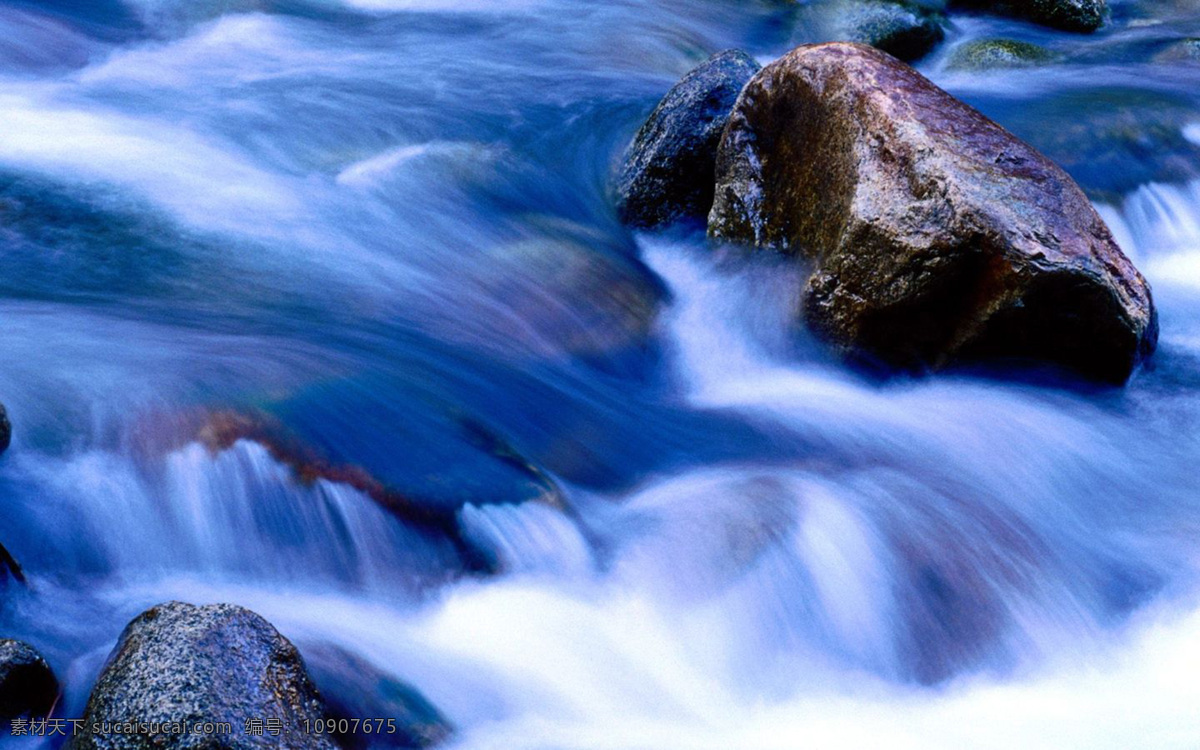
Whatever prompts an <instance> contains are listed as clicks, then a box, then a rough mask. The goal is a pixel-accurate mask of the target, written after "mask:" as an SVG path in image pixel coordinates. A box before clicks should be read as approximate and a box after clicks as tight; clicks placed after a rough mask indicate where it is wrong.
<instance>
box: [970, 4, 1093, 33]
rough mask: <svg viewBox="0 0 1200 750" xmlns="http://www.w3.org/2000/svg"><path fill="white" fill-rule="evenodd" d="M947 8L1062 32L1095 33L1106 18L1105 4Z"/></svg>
mask: <svg viewBox="0 0 1200 750" xmlns="http://www.w3.org/2000/svg"><path fill="white" fill-rule="evenodd" d="M951 5H952V6H953V7H958V8H971V9H976V10H984V11H987V12H990V13H998V14H1000V15H1005V16H1013V17H1014V18H1024V19H1025V20H1027V21H1032V22H1033V23H1037V24H1041V25H1043V26H1049V27H1050V28H1054V29H1062V30H1063V31H1080V32H1091V31H1095V30H1096V29H1098V28H1100V27H1101V26H1102V25H1104V18H1105V16H1106V15H1108V2H1107V0H952V2H951Z"/></svg>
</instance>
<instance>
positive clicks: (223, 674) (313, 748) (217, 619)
mask: <svg viewBox="0 0 1200 750" xmlns="http://www.w3.org/2000/svg"><path fill="white" fill-rule="evenodd" d="M328 717H329V714H328V710H327V708H326V706H325V703H324V701H323V700H322V699H321V696H320V695H319V694H318V693H317V689H316V688H315V687H314V686H313V683H312V681H311V680H310V679H309V676H308V673H307V672H306V671H305V666H304V662H303V660H302V659H301V658H300V654H299V652H298V651H296V648H295V647H294V646H293V645H292V644H291V643H290V642H289V641H288V640H287V639H286V638H284V637H283V636H282V635H280V634H279V633H278V632H276V630H275V628H273V627H272V626H271V624H270V623H268V622H267V621H266V620H264V619H263V618H262V617H260V616H258V615H257V614H255V613H253V612H251V611H249V610H247V609H243V608H242V607H237V606H233V605H230V604H214V605H209V606H204V607H198V606H194V605H191V604H184V603H181V602H169V603H167V604H160V605H159V606H157V607H153V608H151V609H149V610H147V611H145V612H143V613H142V614H140V615H138V617H137V618H135V619H134V620H133V622H131V623H129V625H128V626H127V627H126V628H125V631H124V632H123V633H122V634H121V638H120V640H119V641H118V642H117V646H116V648H115V649H114V650H113V652H112V654H111V655H110V656H109V660H108V663H107V664H106V665H105V667H104V671H103V672H102V673H101V675H100V679H99V681H97V683H96V686H95V687H94V688H93V689H92V694H91V697H89V698H88V702H87V708H86V710H85V712H84V722H85V724H84V726H85V727H87V728H91V727H93V726H94V725H96V724H102V723H103V722H108V723H109V724H110V725H113V724H121V725H126V724H127V723H130V722H135V723H140V726H134V727H133V730H134V731H127V732H122V733H120V734H118V733H115V732H107V733H105V732H100V733H91V732H86V733H81V734H79V735H77V736H76V737H75V738H74V739H73V740H72V743H71V747H72V748H75V750H85V749H86V750H93V749H95V750H149V748H157V749H162V748H185V747H186V748H200V747H205V748H209V747H211V748H218V747H219V748H229V749H231V750H232V749H235V748H236V749H237V750H242V749H243V748H247V749H248V748H290V749H293V750H317V749H319V750H333V748H335V747H336V745H335V744H334V742H333V740H332V739H331V738H330V737H329V736H327V735H324V734H319V733H316V731H315V730H316V728H317V726H316V722H318V721H322V720H325V719H327V718H328ZM248 721H251V722H252V723H253V725H248V723H247V722H248ZM183 722H188V725H189V726H191V727H193V728H194V727H196V726H197V725H198V724H200V723H202V722H214V723H217V724H220V723H228V725H229V726H230V728H231V730H232V731H231V733H228V734H220V735H214V734H209V735H202V734H201V735H197V734H194V733H193V734H181V733H178V732H176V731H172V728H169V727H170V725H179V724H182V723H183ZM259 722H261V723H262V725H263V726H264V727H265V728H266V729H265V731H264V733H263V734H262V735H259V734H257V725H258V723H259ZM125 728H126V729H128V728H129V727H128V726H126V727H125ZM272 728H280V729H281V730H282V731H281V732H280V734H278V735H277V736H276V735H273V734H272V733H271V731H270V729H272ZM306 728H307V729H308V730H309V731H306ZM248 729H249V730H250V731H247V730H248Z"/></svg>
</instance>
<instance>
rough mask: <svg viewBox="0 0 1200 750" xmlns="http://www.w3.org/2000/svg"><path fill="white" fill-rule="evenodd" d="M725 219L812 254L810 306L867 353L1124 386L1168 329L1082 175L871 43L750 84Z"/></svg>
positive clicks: (779, 64)
mask: <svg viewBox="0 0 1200 750" xmlns="http://www.w3.org/2000/svg"><path fill="white" fill-rule="evenodd" d="M709 233H710V234H711V235H712V236H714V237H718V238H723V239H726V240H730V241H734V242H744V243H750V244H754V245H757V246H760V247H772V248H777V249H781V250H784V251H786V252H790V253H795V254H799V255H803V256H805V257H807V258H810V259H812V260H813V261H814V271H813V273H812V275H811V277H810V279H809V281H808V284H807V288H806V292H805V294H804V301H803V303H802V308H803V309H802V311H801V314H802V316H803V318H804V319H805V321H806V322H807V323H808V325H809V326H810V327H811V329H812V330H813V331H814V332H815V333H817V334H818V335H819V336H821V337H822V338H824V339H826V340H828V341H829V342H831V343H832V344H833V345H834V347H835V348H837V349H838V350H839V351H840V352H841V353H843V354H844V355H847V356H849V357H851V358H855V359H866V360H874V361H882V362H884V363H887V364H889V365H892V366H899V367H903V368H915V369H923V368H941V367H945V366H949V365H954V364H959V363H963V362H971V361H979V360H993V359H1003V360H1008V359H1015V360H1023V361H1030V360H1032V361H1037V362H1049V363H1053V364H1056V365H1060V366H1064V367H1067V368H1070V369H1073V370H1075V371H1078V372H1079V373H1081V374H1084V375H1085V376H1088V377H1091V378H1096V379H1099V380H1103V381H1109V382H1123V381H1124V380H1125V379H1126V378H1128V376H1129V374H1130V372H1131V371H1132V369H1133V368H1134V367H1135V366H1136V365H1137V364H1138V362H1140V361H1141V360H1142V359H1143V358H1144V357H1146V356H1148V355H1149V354H1150V353H1151V352H1152V351H1153V349H1154V346H1155V342H1156V339H1157V333H1158V328H1157V322H1156V317H1155V312H1154V306H1153V303H1152V301H1151V296H1150V289H1149V286H1148V285H1147V284H1146V281H1145V280H1144V279H1143V278H1142V276H1141V274H1139V273H1138V271H1137V269H1136V268H1134V267H1133V264H1132V263H1130V262H1129V260H1128V259H1127V258H1126V257H1125V255H1124V254H1123V253H1122V252H1121V250H1120V248H1119V247H1117V244H1116V243H1115V242H1114V240H1113V238H1112V235H1111V233H1110V232H1109V230H1108V228H1107V227H1106V226H1105V225H1104V222H1103V221H1102V220H1101V219H1100V217H1099V215H1097V213H1096V211H1095V210H1094V209H1093V208H1092V205H1091V203H1090V202H1089V201H1088V199H1087V198H1086V197H1085V196H1084V194H1083V193H1082V192H1081V191H1080V190H1079V188H1078V187H1077V186H1076V185H1075V183H1074V182H1073V181H1072V180H1071V178H1070V177H1068V176H1067V174H1066V173H1065V172H1063V171H1062V170H1061V169H1059V168H1058V167H1057V166H1055V165H1054V164H1053V163H1051V162H1050V161H1049V160H1048V159H1046V158H1045V157H1044V156H1042V155H1041V154H1039V153H1038V152H1036V151H1035V150H1034V149H1033V148H1031V147H1030V146H1028V145H1026V144H1025V143H1023V142H1022V141H1020V140H1018V139H1017V138H1016V137H1015V136H1013V135H1011V134H1010V133H1009V132H1008V131H1006V130H1004V129H1003V128H1001V127H1000V126H999V125H997V124H996V123H994V122H992V121H991V120H989V119H988V118H986V117H984V116H983V115H982V114H980V113H979V112H977V111H976V110H974V109H972V108H971V107H969V106H967V105H966V104H964V103H962V102H960V101H958V100H957V99H955V98H954V97H952V96H951V95H949V94H947V93H946V92H945V91H942V90H941V89H939V88H938V87H937V86H935V85H933V84H932V83H931V82H930V81H928V80H927V79H926V78H924V77H923V76H921V75H920V74H919V73H917V72H916V71H915V70H913V69H912V68H910V67H908V66H907V65H905V64H903V63H901V62H900V61H898V60H896V59H895V58H892V57H890V56H888V55H886V54H884V53H882V52H879V51H877V50H874V49H871V48H870V47H865V46H862V45H857V44H846V43H836V44H823V45H813V46H805V47H799V48H797V49H795V50H793V51H792V52H790V53H789V54H788V55H786V56H784V57H783V58H781V59H780V60H778V61H776V62H774V63H772V64H771V65H769V66H767V67H766V68H764V69H763V70H762V71H761V72H760V73H759V74H758V75H756V76H755V77H754V78H753V79H752V80H751V81H750V83H749V84H747V86H746V88H745V89H744V90H743V92H742V95H741V97H740V98H739V99H738V103H737V105H736V106H735V108H734V112H733V115H732V116H731V118H730V121H729V126H728V127H727V128H726V130H725V134H724V136H723V138H722V141H721V147H720V152H719V154H718V162H717V190H716V200H715V203H714V205H713V209H712V212H711V214H710V215H709Z"/></svg>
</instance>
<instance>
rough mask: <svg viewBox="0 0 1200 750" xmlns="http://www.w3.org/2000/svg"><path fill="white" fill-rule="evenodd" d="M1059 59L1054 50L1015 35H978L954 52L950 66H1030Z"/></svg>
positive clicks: (987, 68)
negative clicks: (1022, 39)
mask: <svg viewBox="0 0 1200 750" xmlns="http://www.w3.org/2000/svg"><path fill="white" fill-rule="evenodd" d="M1055 59H1056V56H1055V55H1054V53H1053V52H1050V51H1049V50H1047V49H1046V48H1045V47H1039V46H1038V45H1036V44H1030V43H1029V42H1019V41H1016V40H1014V39H978V40H976V41H973V42H967V43H966V44H964V45H962V46H960V47H958V48H957V49H955V50H954V52H953V53H952V54H951V55H950V59H949V60H948V61H947V62H946V67H947V68H948V69H950V70H995V69H998V68H1028V67H1033V66H1035V65H1043V64H1045V63H1048V62H1052V61H1053V60H1055Z"/></svg>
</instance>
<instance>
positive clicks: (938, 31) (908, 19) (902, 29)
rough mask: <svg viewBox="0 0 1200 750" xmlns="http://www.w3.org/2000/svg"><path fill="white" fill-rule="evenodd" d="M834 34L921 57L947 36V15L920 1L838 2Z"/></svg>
mask: <svg viewBox="0 0 1200 750" xmlns="http://www.w3.org/2000/svg"><path fill="white" fill-rule="evenodd" d="M830 10H831V12H832V13H834V14H835V16H836V18H837V22H836V24H835V32H834V33H835V35H836V36H837V37H838V38H839V39H843V40H845V41H848V42H858V43H860V44H867V45H870V46H872V47H875V48H876V49H880V50H883V51H884V52H887V53H888V54H890V55H893V56H895V57H898V58H900V59H901V60H906V61H910V62H911V61H915V60H919V59H921V58H922V57H924V56H925V55H927V54H929V52H930V51H931V50H932V49H933V48H934V47H936V46H937V45H938V44H939V43H940V42H941V41H942V40H943V39H944V38H945V36H946V31H945V23H946V21H945V18H944V16H942V15H941V14H940V13H935V12H932V11H930V10H929V9H927V8H924V7H922V6H920V5H916V4H909V3H900V2H887V1H886V0H871V1H869V2H853V1H846V2H839V3H836V4H834V6H833V7H832V8H831V9H830Z"/></svg>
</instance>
